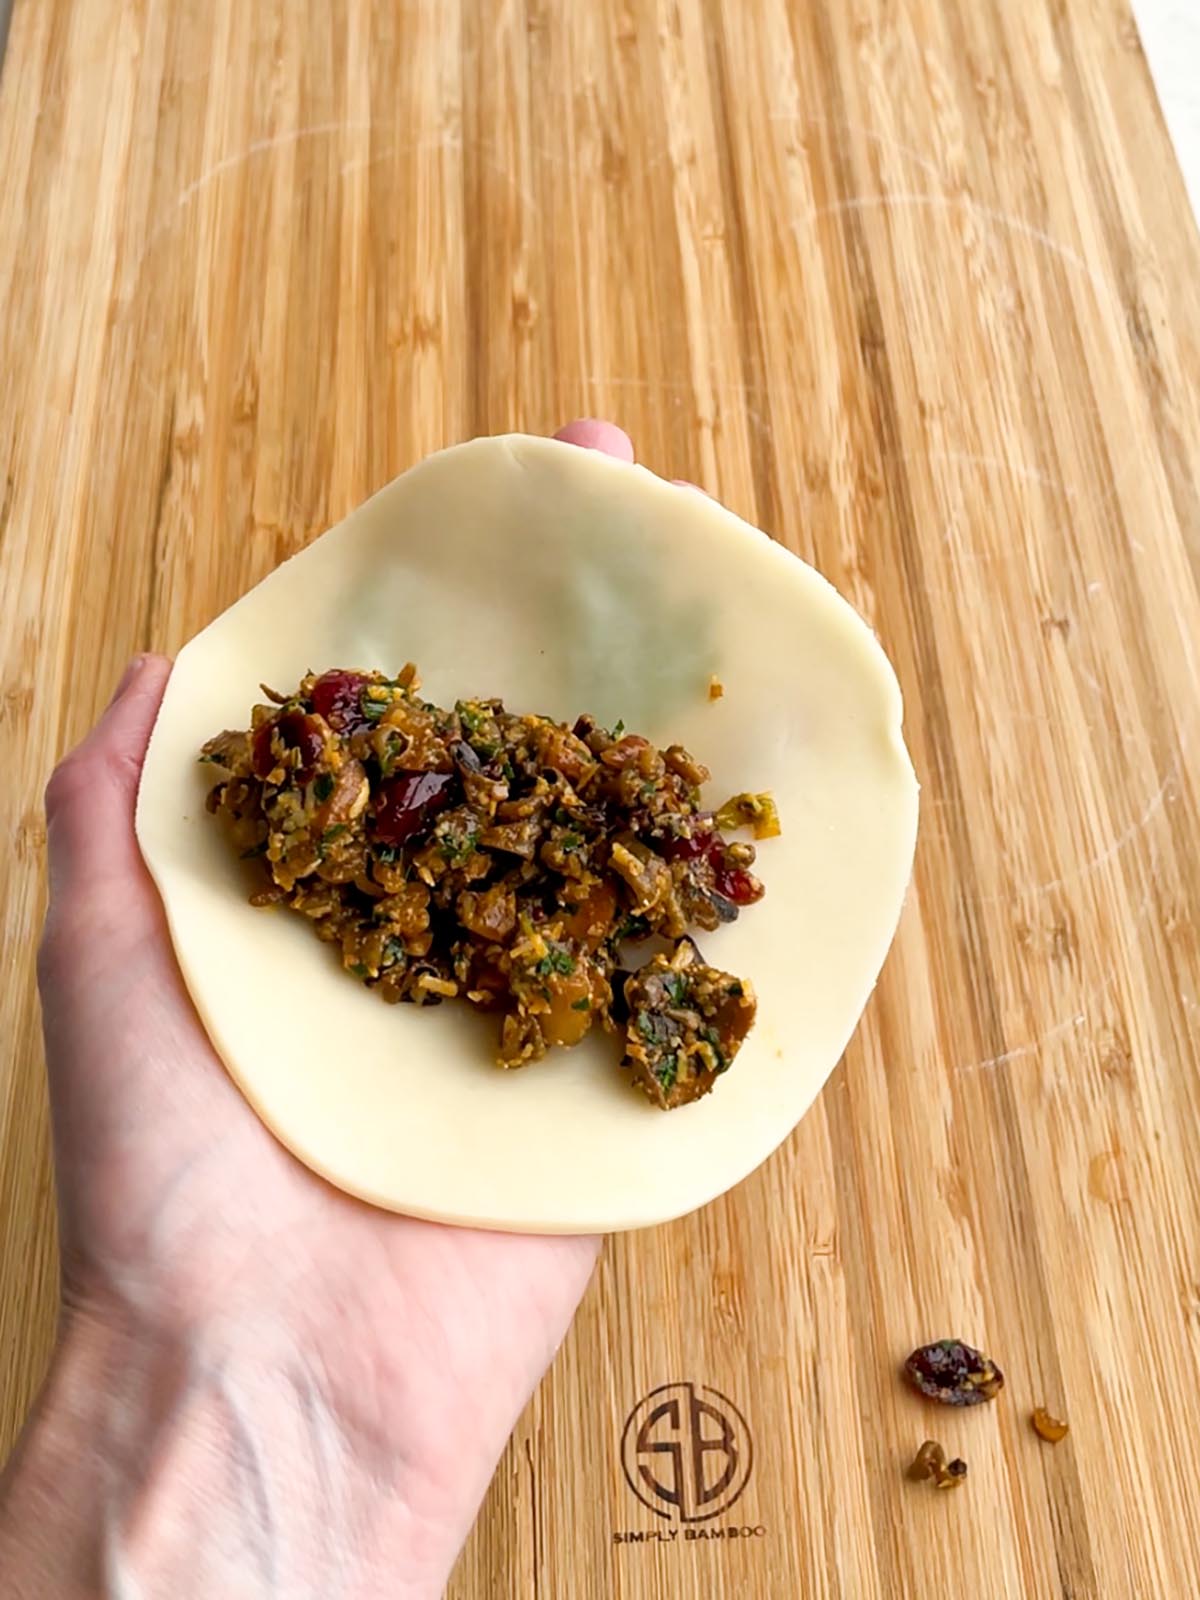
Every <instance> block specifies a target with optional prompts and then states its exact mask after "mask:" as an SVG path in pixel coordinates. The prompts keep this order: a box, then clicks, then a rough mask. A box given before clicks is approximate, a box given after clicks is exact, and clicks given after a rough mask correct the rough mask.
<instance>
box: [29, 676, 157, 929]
mask: <svg viewBox="0 0 1200 1600" xmlns="http://www.w3.org/2000/svg"><path fill="white" fill-rule="evenodd" d="M170 672H171V663H170V662H169V661H167V660H166V659H165V658H164V657H162V656H140V657H138V658H137V659H135V660H134V661H132V662H131V663H130V664H129V666H128V667H127V668H126V670H125V675H124V676H123V677H122V679H121V682H120V683H119V684H118V685H117V690H116V693H115V695H114V696H113V699H112V701H111V703H110V704H109V707H108V709H107V711H105V713H104V715H103V717H101V719H100V721H99V722H98V723H97V725H96V727H95V728H93V730H92V732H91V733H89V734H88V736H87V738H86V739H85V740H84V741H83V743H82V744H80V745H78V746H77V747H76V748H75V749H74V750H73V751H72V752H71V753H70V755H68V756H67V757H66V759H65V760H64V761H62V762H60V764H59V765H58V767H57V768H56V769H55V771H54V775H53V776H52V777H51V779H50V782H49V784H48V786H47V788H46V824H47V840H48V845H49V856H50V901H51V912H52V914H53V912H54V911H55V909H56V908H57V907H59V906H60V905H61V903H62V901H64V900H65V899H69V898H71V897H72V896H74V895H75V894H77V893H90V892H91V891H93V890H97V889H100V890H103V889H104V888H105V887H106V886H109V887H113V886H116V885H119V884H120V883H121V882H122V880H127V878H128V875H129V874H130V873H131V872H134V873H140V871H141V856H140V854H139V852H138V847H137V841H136V839H135V838H134V832H133V808H134V800H135V798H136V796H137V787H138V780H139V778H140V777H141V771H142V761H143V760H144V758H145V754H146V745H147V743H148V742H149V739H150V730H151V729H152V728H153V726H154V719H155V717H156V716H157V714H158V707H159V703H160V702H161V700H162V696H163V690H164V689H165V688H166V683H167V678H168V677H169V676H170Z"/></svg>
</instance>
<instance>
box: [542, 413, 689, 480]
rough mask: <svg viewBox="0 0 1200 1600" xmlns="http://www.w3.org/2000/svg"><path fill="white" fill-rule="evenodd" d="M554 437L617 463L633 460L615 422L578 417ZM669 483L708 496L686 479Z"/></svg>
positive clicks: (628, 442)
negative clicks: (607, 457) (614, 459)
mask: <svg viewBox="0 0 1200 1600" xmlns="http://www.w3.org/2000/svg"><path fill="white" fill-rule="evenodd" d="M554 437H555V438H556V439H561V440H562V442H563V443H564V444H577V445H580V446H582V448H583V449H585V450H599V451H601V452H602V453H603V454H604V455H606V456H616V458H617V460H618V461H632V460H633V459H634V454H633V440H632V439H631V438H630V437H629V435H628V434H627V433H626V432H625V430H624V429H623V428H618V427H617V425H616V423H615V422H603V421H601V420H600V419H599V418H597V417H579V418H577V419H576V420H575V421H574V422H568V423H567V425H566V427H565V428H560V429H559V430H558V432H557V433H556V434H555V435H554ZM671 482H672V483H673V484H674V485H675V487H676V488H678V489H694V490H695V492H696V493H697V494H702V495H706V496H708V490H707V489H702V488H701V487H700V485H699V484H698V483H692V482H691V481H690V479H688V478H672V479H671ZM709 498H711V496H709Z"/></svg>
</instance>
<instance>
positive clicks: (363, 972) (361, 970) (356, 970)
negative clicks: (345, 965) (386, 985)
mask: <svg viewBox="0 0 1200 1600" xmlns="http://www.w3.org/2000/svg"><path fill="white" fill-rule="evenodd" d="M349 970H350V971H351V972H352V973H353V974H354V976H355V977H356V978H365V977H366V976H367V969H366V967H364V966H363V964H362V962H361V961H356V962H355V963H354V964H353V966H351V967H350V968H349Z"/></svg>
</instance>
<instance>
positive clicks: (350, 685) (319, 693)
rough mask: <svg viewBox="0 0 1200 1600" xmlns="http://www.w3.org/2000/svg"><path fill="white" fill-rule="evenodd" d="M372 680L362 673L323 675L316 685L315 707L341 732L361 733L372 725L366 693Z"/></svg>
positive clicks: (318, 712)
mask: <svg viewBox="0 0 1200 1600" xmlns="http://www.w3.org/2000/svg"><path fill="white" fill-rule="evenodd" d="M369 681H370V680H369V679H367V678H364V677H363V676H362V674H361V673H359V672H323V673H322V674H321V676H320V677H319V678H318V679H317V681H316V683H314V684H313V686H312V708H313V710H314V711H315V712H317V714H318V715H319V716H322V717H324V718H325V721H326V722H327V723H328V724H329V726H330V727H331V728H334V729H336V730H337V732H338V733H358V732H359V730H360V729H362V728H365V727H367V726H368V721H367V718H366V717H364V716H363V712H362V692H363V690H364V689H365V688H366V686H367V684H368V682H369Z"/></svg>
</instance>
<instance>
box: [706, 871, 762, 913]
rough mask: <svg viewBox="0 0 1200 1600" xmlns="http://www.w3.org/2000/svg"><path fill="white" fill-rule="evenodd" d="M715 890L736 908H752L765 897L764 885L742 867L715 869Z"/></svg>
mask: <svg viewBox="0 0 1200 1600" xmlns="http://www.w3.org/2000/svg"><path fill="white" fill-rule="evenodd" d="M713 888H714V889H715V890H716V891H717V893H718V894H720V895H724V896H725V898H726V900H732V901H733V903H734V905H735V906H752V905H753V904H754V902H755V901H756V900H761V899H762V896H763V889H762V884H761V883H757V882H756V881H755V880H754V879H753V878H752V877H751V876H750V874H749V873H748V872H747V871H745V869H744V868H742V867H714V869H713Z"/></svg>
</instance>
